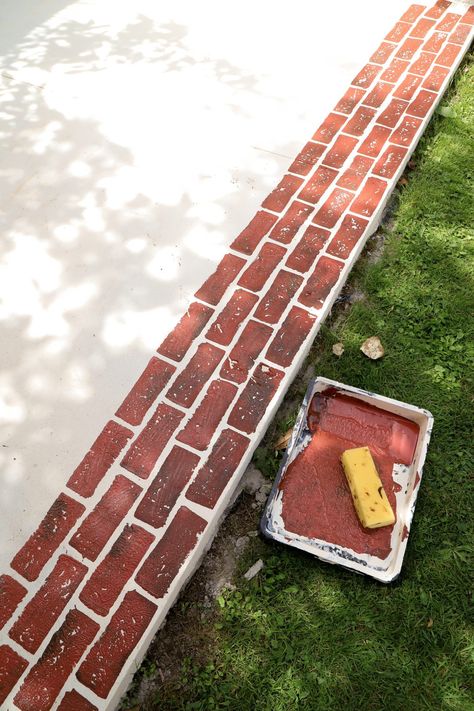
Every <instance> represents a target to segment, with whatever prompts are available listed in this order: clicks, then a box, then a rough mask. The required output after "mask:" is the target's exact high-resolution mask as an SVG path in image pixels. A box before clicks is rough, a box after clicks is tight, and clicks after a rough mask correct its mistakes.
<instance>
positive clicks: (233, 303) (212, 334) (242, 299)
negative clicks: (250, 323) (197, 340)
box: [206, 289, 258, 346]
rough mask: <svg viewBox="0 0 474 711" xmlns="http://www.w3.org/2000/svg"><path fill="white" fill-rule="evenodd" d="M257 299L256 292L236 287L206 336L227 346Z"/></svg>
mask: <svg viewBox="0 0 474 711" xmlns="http://www.w3.org/2000/svg"><path fill="white" fill-rule="evenodd" d="M257 301H258V296H256V294H251V293H249V292H248V291H244V290H243V289H237V291H235V293H234V294H233V295H232V298H231V299H230V300H229V301H228V302H227V304H226V305H225V307H224V308H223V310H222V311H221V313H220V314H219V316H218V317H217V318H216V320H215V321H214V323H213V324H212V326H211V327H210V328H209V330H208V332H207V333H206V338H208V339H209V340H210V341H215V342H216V343H219V344H220V345H222V346H228V345H229V343H230V342H231V341H232V339H233V338H234V336H235V334H236V333H237V330H238V328H239V326H240V324H241V323H242V321H243V320H244V319H246V318H247V316H248V315H249V313H250V312H251V310H252V309H253V307H254V306H255V304H256V303H257Z"/></svg>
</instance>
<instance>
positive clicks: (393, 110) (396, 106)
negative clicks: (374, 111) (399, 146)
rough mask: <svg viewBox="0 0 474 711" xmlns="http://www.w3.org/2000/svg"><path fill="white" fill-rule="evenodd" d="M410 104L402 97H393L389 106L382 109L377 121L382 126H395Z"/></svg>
mask: <svg viewBox="0 0 474 711" xmlns="http://www.w3.org/2000/svg"><path fill="white" fill-rule="evenodd" d="M407 106H408V101H402V99H393V100H392V101H391V102H390V103H389V105H388V106H387V108H386V109H385V110H384V111H382V113H381V114H380V116H379V118H378V119H377V121H378V122H379V123H380V124H381V125H382V126H389V127H390V128H394V126H396V125H397V123H398V122H399V121H400V119H401V117H402V116H403V114H404V113H405V111H406V108H407Z"/></svg>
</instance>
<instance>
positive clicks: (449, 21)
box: [436, 12, 461, 32]
mask: <svg viewBox="0 0 474 711" xmlns="http://www.w3.org/2000/svg"><path fill="white" fill-rule="evenodd" d="M460 19H461V16H460V15H456V13H454V12H447V13H446V15H445V16H444V17H443V19H442V20H441V22H439V23H438V24H437V26H436V29H437V30H439V31H440V32H451V30H452V29H453V28H454V27H455V26H456V24H457V22H458V20H460Z"/></svg>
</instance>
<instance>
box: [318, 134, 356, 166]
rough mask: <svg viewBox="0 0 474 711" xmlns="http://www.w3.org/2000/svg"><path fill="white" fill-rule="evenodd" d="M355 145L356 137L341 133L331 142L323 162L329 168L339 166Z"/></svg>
mask: <svg viewBox="0 0 474 711" xmlns="http://www.w3.org/2000/svg"><path fill="white" fill-rule="evenodd" d="M356 145H357V138H351V137H350V136H345V135H344V134H342V135H341V136H338V138H336V140H335V141H334V143H333V146H332V148H331V150H330V151H328V153H327V154H326V155H325V157H324V160H323V163H324V164H325V165H329V166H330V167H331V168H340V167H341V166H342V165H344V163H345V162H346V160H347V158H348V157H349V155H350V154H351V153H352V151H353V150H354V148H355V146H356Z"/></svg>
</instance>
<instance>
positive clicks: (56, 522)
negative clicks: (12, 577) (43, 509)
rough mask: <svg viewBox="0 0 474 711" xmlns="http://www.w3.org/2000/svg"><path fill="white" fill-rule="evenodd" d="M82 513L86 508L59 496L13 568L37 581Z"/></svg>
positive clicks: (69, 498) (22, 549)
mask: <svg viewBox="0 0 474 711" xmlns="http://www.w3.org/2000/svg"><path fill="white" fill-rule="evenodd" d="M83 511H84V506H83V505H82V504H80V503H79V502H78V501H75V500H74V499H71V497H70V496H66V494H60V495H59V496H58V498H57V499H56V501H55V502H54V503H53V505H52V506H51V508H50V509H49V511H48V513H47V514H46V516H45V517H44V519H43V520H42V521H41V523H40V525H39V526H38V528H37V529H36V531H35V532H34V533H33V534H32V535H31V536H30V538H29V539H28V540H27V542H26V543H25V545H24V546H23V548H21V549H20V550H19V552H18V553H17V554H16V556H15V557H14V558H13V560H12V562H11V566H12V568H13V569H14V570H16V571H17V573H20V575H23V577H24V578H26V579H27V580H30V581H31V580H36V578H37V577H38V575H39V574H40V573H41V570H42V569H43V566H44V565H45V564H46V563H47V562H48V561H49V559H50V558H51V556H52V554H53V553H54V551H55V550H56V548H58V547H59V545H60V544H61V543H62V542H63V540H64V539H65V538H66V536H67V534H68V533H69V531H70V530H71V528H72V527H73V526H74V525H75V523H76V521H77V519H78V518H79V516H80V515H81V514H82V512H83Z"/></svg>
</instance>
